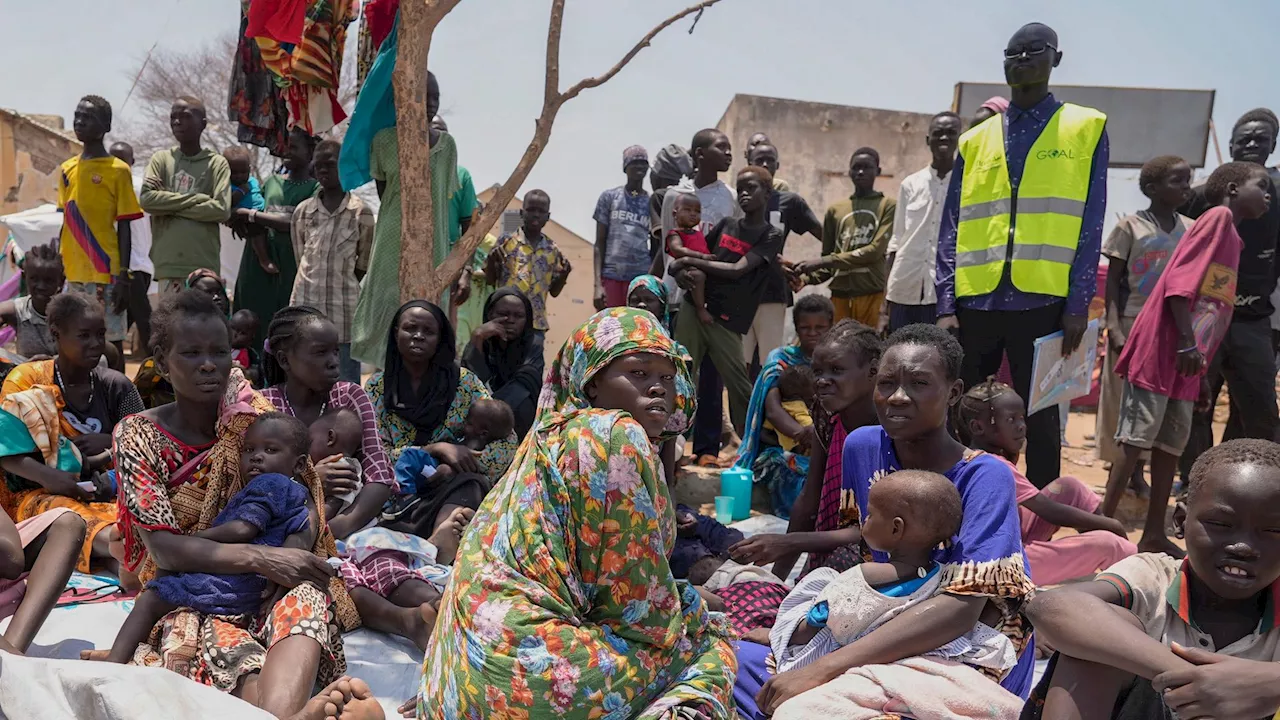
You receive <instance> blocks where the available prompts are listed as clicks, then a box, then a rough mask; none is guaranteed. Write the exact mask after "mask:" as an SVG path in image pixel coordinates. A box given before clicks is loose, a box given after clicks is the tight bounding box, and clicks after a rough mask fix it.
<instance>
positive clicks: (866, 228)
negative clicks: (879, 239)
mask: <svg viewBox="0 0 1280 720" xmlns="http://www.w3.org/2000/svg"><path fill="white" fill-rule="evenodd" d="M859 216H861V217H859ZM879 226H880V216H879V215H877V214H876V213H875V212H873V211H871V210H854V211H853V212H851V213H849V214H848V215H845V216H844V217H843V218H842V219H841V220H840V241H839V245H840V247H839V251H840V252H848V251H850V250H854V249H856V248H860V247H862V246H863V245H868V244H870V243H871V238H872V237H874V236H875V233H876V228H877V227H879Z"/></svg>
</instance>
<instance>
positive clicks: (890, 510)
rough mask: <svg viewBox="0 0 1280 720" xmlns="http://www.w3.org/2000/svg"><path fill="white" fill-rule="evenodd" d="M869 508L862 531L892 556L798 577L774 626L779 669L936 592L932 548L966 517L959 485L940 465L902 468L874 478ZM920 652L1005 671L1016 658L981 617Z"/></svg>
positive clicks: (846, 640) (809, 659) (848, 639)
mask: <svg viewBox="0 0 1280 720" xmlns="http://www.w3.org/2000/svg"><path fill="white" fill-rule="evenodd" d="M868 511H869V512H868V513H867V515H868V517H867V518H865V520H864V521H863V523H862V539H863V540H864V541H866V543H867V545H868V546H870V547H871V548H873V549H875V550H879V551H880V552H883V553H886V554H888V555H889V562H886V563H862V564H861V565H858V566H856V567H854V568H852V569H850V570H846V571H845V572H843V573H837V572H836V571H835V570H833V569H831V568H818V569H816V570H814V571H813V572H811V573H809V574H808V575H806V576H805V577H804V578H803V579H802V580H800V582H798V583H797V584H796V587H795V589H794V590H792V591H791V593H790V594H788V595H787V598H786V600H784V601H783V602H782V608H781V609H780V610H779V611H778V619H777V622H776V623H774V626H773V630H772V631H770V633H769V641H770V645H771V646H772V648H773V653H774V657H775V658H777V662H778V673H779V674H781V673H783V672H786V671H788V670H793V669H796V668H801V667H804V666H806V665H809V664H811V663H813V662H815V661H817V660H818V659H819V658H821V657H823V656H824V655H827V654H829V653H832V652H834V651H836V650H838V649H839V648H842V647H844V646H846V645H848V644H850V643H852V642H853V641H855V640H857V639H858V638H860V637H862V636H864V635H866V634H867V633H869V632H871V631H872V630H874V629H875V628H877V627H879V626H880V625H882V624H884V623H885V622H887V621H888V620H889V619H891V618H893V617H895V616H897V615H898V614H900V613H902V612H903V611H904V610H906V609H907V608H909V607H911V606H912V605H915V604H917V603H920V602H923V601H925V600H928V599H929V598H931V597H933V596H934V595H936V594H937V592H938V588H939V585H940V582H941V577H940V575H939V565H938V563H937V562H935V561H934V559H933V552H934V549H935V548H937V547H939V546H940V545H941V544H942V543H944V542H947V541H949V540H951V538H952V536H954V535H955V534H956V532H958V531H959V529H960V521H961V519H962V517H961V514H962V511H961V502H960V492H959V491H958V490H957V489H956V486H955V485H954V484H952V482H951V481H950V480H948V479H947V478H945V477H943V476H942V475H939V474H937V473H933V472H927V471H922V470H900V471H898V472H895V473H892V474H890V475H888V476H886V477H884V478H881V479H880V480H878V481H876V483H875V484H874V485H872V486H871V493H870V496H869V497H868ZM923 655H924V656H941V657H943V658H946V659H947V660H952V661H956V662H960V663H964V664H966V665H972V666H977V667H985V668H991V669H993V670H995V671H997V672H1001V673H1003V672H1006V671H1008V670H1010V669H1011V668H1013V666H1014V665H1015V664H1016V663H1017V655H1016V653H1015V652H1014V648H1013V645H1012V644H1011V643H1010V642H1009V639H1008V638H1006V637H1005V636H1003V635H1001V634H1000V633H998V632H996V631H995V630H994V629H992V628H991V627H988V626H987V625H985V624H983V623H982V622H979V623H978V624H977V625H976V626H975V627H974V629H973V630H972V631H971V632H970V633H968V634H966V635H964V636H961V637H960V638H959V640H957V641H953V642H951V643H948V644H947V645H945V646H943V647H941V648H938V649H936V650H932V651H930V652H928V653H923ZM974 674H975V675H977V672H976V671H975V672H974ZM984 682H988V681H984Z"/></svg>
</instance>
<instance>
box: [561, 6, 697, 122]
mask: <svg viewBox="0 0 1280 720" xmlns="http://www.w3.org/2000/svg"><path fill="white" fill-rule="evenodd" d="M718 2H720V0H702V2H700V3H698V4H697V5H694V6H692V7H687V8H685V9H684V10H681V11H680V12H678V13H676V14H675V15H672V16H671V17H669V18H667V19H666V20H664V21H663V22H662V23H661V24H660V25H658V26H657V27H655V28H654V29H652V30H650V31H649V34H647V35H645V36H644V37H643V38H641V39H640V42H638V43H636V44H635V47H633V48H631V50H630V51H628V52H627V54H626V55H623V56H622V59H621V60H619V61H618V64H616V65H614V66H613V67H611V68H609V71H608V72H606V73H605V74H603V75H600V76H598V77H593V78H586V79H584V80H582V81H581V82H579V83H578V84H577V85H574V86H573V87H571V88H569V89H568V90H567V91H565V93H564V95H563V96H562V97H561V98H560V102H561V103H563V102H565V101H566V100H571V99H573V98H575V97H577V96H578V93H581V92H582V91H583V90H587V89H589V88H593V87H599V86H601V85H603V84H605V83H607V82H609V81H610V80H612V79H613V76H614V75H617V74H618V73H619V72H621V71H622V68H624V67H626V66H627V64H628V63H630V62H631V61H632V60H633V59H634V58H635V56H636V55H639V54H640V51H641V50H643V49H645V48H647V47H649V43H651V42H653V39H654V38H655V37H657V36H658V33H661V32H662V31H663V30H666V29H667V28H669V27H671V26H672V25H674V24H675V23H677V22H679V21H680V19H681V18H686V17H688V16H690V15H692V14H694V13H700V12H702V11H703V10H706V9H707V8H709V7H711V6H712V5H715V4H716V3H718Z"/></svg>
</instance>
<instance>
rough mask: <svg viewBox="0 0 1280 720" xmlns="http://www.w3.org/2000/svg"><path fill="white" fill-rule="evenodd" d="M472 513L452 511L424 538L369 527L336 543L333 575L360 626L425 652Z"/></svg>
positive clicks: (456, 509)
mask: <svg viewBox="0 0 1280 720" xmlns="http://www.w3.org/2000/svg"><path fill="white" fill-rule="evenodd" d="M474 515H475V510H472V509H471V508H455V509H454V510H453V511H452V512H450V514H449V515H448V516H447V517H446V518H445V520H444V522H442V523H440V525H439V526H438V527H436V529H435V531H434V532H432V534H431V536H430V537H428V538H422V537H419V536H417V535H411V534H409V533H406V532H401V531H399V530H392V529H390V528H386V527H372V528H368V529H365V530H361V531H359V532H355V533H352V534H351V535H350V536H348V537H347V539H346V540H345V541H344V542H342V543H341V546H340V547H339V552H340V553H341V554H342V556H343V558H344V559H343V562H342V565H341V566H340V567H339V568H338V572H339V574H341V576H342V581H343V582H344V583H346V585H347V591H348V592H350V593H351V599H352V600H353V601H355V604H356V609H357V610H358V611H360V617H361V619H362V620H363V621H364V625H365V627H368V628H369V629H371V630H377V631H380V632H385V633H390V634H392V635H399V636H401V637H404V638H408V639H409V640H412V641H413V643H414V644H415V645H417V646H418V648H419V649H420V650H423V651H425V650H426V649H427V642H428V641H430V640H431V630H432V628H434V627H435V624H436V611H437V609H438V605H439V603H440V594H441V593H442V592H443V591H444V586H445V585H446V584H447V583H448V582H449V574H450V571H451V568H450V567H449V566H450V565H452V564H453V558H454V556H455V555H456V554H457V553H458V543H460V542H461V541H462V531H463V530H464V529H466V526H467V523H469V522H471V518H472V517H473V516H474Z"/></svg>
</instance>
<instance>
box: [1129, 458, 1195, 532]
mask: <svg viewBox="0 0 1280 720" xmlns="http://www.w3.org/2000/svg"><path fill="white" fill-rule="evenodd" d="M1177 471H1178V456H1177V455H1172V454H1170V453H1167V452H1165V451H1163V450H1161V449H1159V448H1152V450H1151V500H1150V504H1149V505H1148V506H1147V522H1146V524H1145V525H1143V527H1142V539H1141V540H1139V541H1138V549H1139V550H1141V551H1142V552H1163V553H1168V554H1170V555H1172V556H1173V557H1175V558H1180V557H1183V556H1184V555H1185V552H1184V551H1183V550H1182V548H1180V547H1178V546H1177V545H1175V544H1173V542H1172V541H1171V540H1169V536H1168V535H1167V534H1165V524H1164V515H1165V510H1167V509H1168V505H1169V493H1170V492H1171V491H1172V490H1173V476H1174V473H1176V472H1177Z"/></svg>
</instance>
